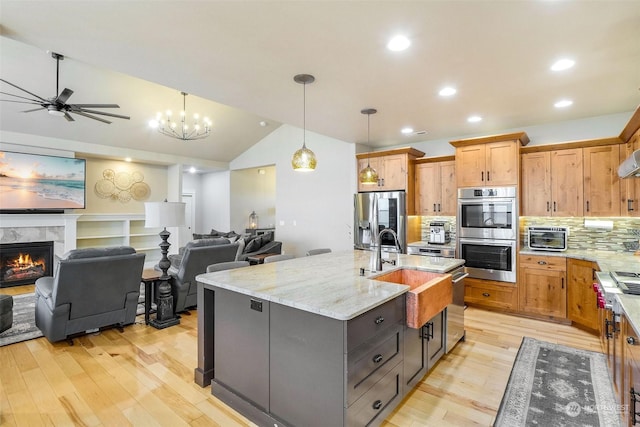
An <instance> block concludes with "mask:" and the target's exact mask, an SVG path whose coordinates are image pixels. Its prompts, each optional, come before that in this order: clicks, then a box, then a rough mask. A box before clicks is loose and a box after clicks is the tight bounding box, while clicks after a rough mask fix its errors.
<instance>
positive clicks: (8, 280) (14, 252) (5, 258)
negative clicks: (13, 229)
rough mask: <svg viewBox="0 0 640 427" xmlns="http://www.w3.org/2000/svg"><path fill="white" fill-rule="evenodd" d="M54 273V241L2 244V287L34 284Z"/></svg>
mask: <svg viewBox="0 0 640 427" xmlns="http://www.w3.org/2000/svg"><path fill="white" fill-rule="evenodd" d="M52 274H53V242H52V241H49V242H27V243H7V244H0V288H6V287H9V286H18V285H29V284H33V283H35V281H36V280H37V279H38V278H40V277H42V276H51V275H52Z"/></svg>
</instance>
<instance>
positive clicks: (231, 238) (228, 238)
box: [227, 236, 239, 243]
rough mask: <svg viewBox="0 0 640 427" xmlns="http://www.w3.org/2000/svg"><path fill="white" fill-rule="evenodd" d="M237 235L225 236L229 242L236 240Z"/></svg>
mask: <svg viewBox="0 0 640 427" xmlns="http://www.w3.org/2000/svg"><path fill="white" fill-rule="evenodd" d="M238 237H239V236H229V237H227V240H228V241H229V243H235V242H236V240H238Z"/></svg>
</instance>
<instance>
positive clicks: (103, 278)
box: [35, 246, 145, 342]
mask: <svg viewBox="0 0 640 427" xmlns="http://www.w3.org/2000/svg"><path fill="white" fill-rule="evenodd" d="M144 258H145V255H144V254H143V253H136V251H135V249H133V248H132V247H130V246H117V247H111V248H87V249H74V250H72V251H69V252H68V253H67V254H65V256H64V257H63V259H62V260H60V262H59V264H58V266H57V270H56V272H55V274H54V276H46V277H41V278H39V279H38V280H36V285H35V294H36V308H35V320H36V326H37V327H38V329H40V330H41V331H42V333H43V334H44V336H45V337H47V339H48V340H49V341H51V342H55V341H61V340H64V339H68V338H69V337H71V336H73V335H76V334H80V333H84V332H86V331H89V330H95V329H99V328H102V327H105V326H112V325H118V326H123V325H128V324H131V323H133V322H135V319H136V310H137V305H138V297H139V295H140V280H141V278H142V269H143V268H144Z"/></svg>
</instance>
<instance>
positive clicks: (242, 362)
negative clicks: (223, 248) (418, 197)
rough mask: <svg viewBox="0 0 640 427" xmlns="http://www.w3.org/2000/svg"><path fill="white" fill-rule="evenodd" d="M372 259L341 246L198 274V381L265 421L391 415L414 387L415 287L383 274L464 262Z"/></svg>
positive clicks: (360, 421)
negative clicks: (410, 340) (376, 264)
mask: <svg viewBox="0 0 640 427" xmlns="http://www.w3.org/2000/svg"><path fill="white" fill-rule="evenodd" d="M371 256H372V252H367V251H344V252H334V253H329V254H323V255H316V256H311V257H303V258H296V259H293V260H289V261H284V262H277V263H270V264H263V265H258V266H251V267H247V268H241V269H236V270H228V271H222V272H216V273H208V274H203V275H200V276H198V278H197V280H198V311H199V313H198V367H197V368H196V369H195V381H196V383H198V384H199V385H201V386H203V387H204V386H207V385H209V384H211V392H212V394H213V395H215V396H216V397H218V398H220V399H221V400H223V401H224V402H225V403H227V404H228V405H229V406H231V407H233V408H234V409H236V410H238V411H239V412H241V413H242V414H244V415H245V416H247V417H248V418H250V419H252V420H253V421H255V422H256V423H258V424H259V425H274V424H278V425H292V426H293V425H305V426H313V425H319V426H320V425H322V426H326V425H332V426H339V425H367V424H369V423H371V424H372V425H376V424H379V423H380V422H382V420H383V419H384V417H385V416H386V415H387V414H388V413H390V412H391V411H392V410H393V409H394V408H395V407H396V406H397V405H398V404H399V403H400V401H401V400H402V398H403V397H404V395H405V394H406V393H407V392H408V391H410V390H409V389H407V388H408V387H405V381H404V377H403V368H404V363H403V357H404V351H403V346H404V336H405V330H406V328H407V327H406V325H405V293H406V292H407V291H408V290H409V286H406V285H403V284H397V283H389V282H384V281H380V280H375V277H376V276H379V275H381V274H385V273H388V272H390V271H393V270H398V269H414V270H421V271H428V272H433V273H445V272H447V271H450V270H452V269H454V268H456V267H458V266H460V265H462V264H463V263H464V261H463V260H458V259H450V258H434V257H416V256H409V255H395V254H394V255H391V259H392V260H395V261H396V265H391V264H387V263H385V264H384V265H383V271H382V272H377V273H372V272H370V271H369V265H370V257H371ZM443 276H448V277H447V279H448V280H450V275H448V274H443ZM413 331H416V330H415V329H414V330H413ZM432 331H433V328H432Z"/></svg>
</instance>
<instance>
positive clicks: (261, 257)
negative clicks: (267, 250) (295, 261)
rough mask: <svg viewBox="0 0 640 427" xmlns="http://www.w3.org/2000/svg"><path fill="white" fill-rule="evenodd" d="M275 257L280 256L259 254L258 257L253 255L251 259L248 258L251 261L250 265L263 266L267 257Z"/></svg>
mask: <svg viewBox="0 0 640 427" xmlns="http://www.w3.org/2000/svg"><path fill="white" fill-rule="evenodd" d="M273 255H280V254H258V255H252V256H250V257H247V261H249V264H251V265H256V264H263V263H264V259H265V258H266V257H269V256H273Z"/></svg>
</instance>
